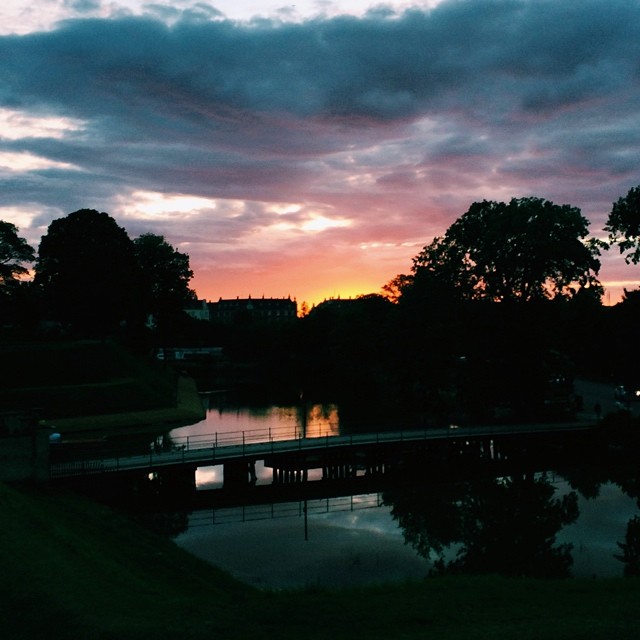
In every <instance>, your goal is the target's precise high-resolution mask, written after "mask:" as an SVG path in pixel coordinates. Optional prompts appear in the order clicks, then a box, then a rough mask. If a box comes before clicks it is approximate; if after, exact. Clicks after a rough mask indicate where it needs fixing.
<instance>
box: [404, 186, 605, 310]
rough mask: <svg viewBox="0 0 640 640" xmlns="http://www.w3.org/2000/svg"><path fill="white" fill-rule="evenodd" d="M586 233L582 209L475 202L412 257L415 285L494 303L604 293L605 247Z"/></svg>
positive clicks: (525, 201) (532, 202) (536, 201)
mask: <svg viewBox="0 0 640 640" xmlns="http://www.w3.org/2000/svg"><path fill="white" fill-rule="evenodd" d="M588 227H589V222H588V220H587V219H586V218H584V217H583V216H582V215H581V213H580V210H579V209H578V208H576V207H571V206H569V205H556V204H554V203H552V202H549V201H547V200H543V199H541V198H521V199H516V198H514V199H512V200H511V201H510V202H509V203H504V202H492V201H487V200H484V201H482V202H474V203H473V204H472V205H471V207H470V208H469V210H468V211H467V212H466V213H465V214H463V215H462V216H461V217H460V218H459V219H458V220H456V222H454V223H453V224H452V225H451V226H450V227H449V229H447V231H446V233H445V234H444V236H442V237H440V238H436V239H434V241H433V242H432V243H431V244H429V245H428V246H426V247H425V248H424V249H423V250H422V252H421V253H420V254H419V255H418V256H416V257H415V258H414V261H413V272H414V277H415V285H419V284H420V283H421V282H429V283H431V285H432V286H433V284H434V283H436V286H437V287H438V288H439V289H440V290H442V289H443V288H446V289H448V290H455V292H456V293H457V295H458V296H459V297H461V298H463V299H485V300H493V301H503V300H519V301H530V300H540V299H551V298H556V297H571V296H573V295H574V294H575V293H576V292H577V291H579V290H580V289H584V288H591V289H592V290H595V291H596V292H597V293H599V294H600V293H601V291H602V288H601V286H600V283H599V282H598V280H597V277H596V276H597V273H598V270H599V268H600V262H599V260H598V258H597V257H598V256H599V254H600V246H601V243H598V241H596V240H594V239H587V234H588Z"/></svg>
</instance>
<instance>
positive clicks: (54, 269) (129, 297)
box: [35, 209, 140, 335]
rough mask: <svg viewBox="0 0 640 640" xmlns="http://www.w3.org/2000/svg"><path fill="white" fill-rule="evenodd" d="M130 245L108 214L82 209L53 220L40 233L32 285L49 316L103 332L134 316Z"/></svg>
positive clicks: (134, 281) (135, 293)
mask: <svg viewBox="0 0 640 640" xmlns="http://www.w3.org/2000/svg"><path fill="white" fill-rule="evenodd" d="M139 283H140V279H139V272H138V266H137V262H136V256H135V252H134V245H133V242H132V241H131V239H130V238H129V236H128V235H127V232H126V231H125V230H124V229H123V228H122V227H119V226H118V225H117V224H116V221H115V220H114V219H113V218H112V217H111V216H109V215H108V214H107V213H100V212H98V211H96V210H95V209H81V210H79V211H75V212H73V213H70V214H69V215H68V216H66V217H64V218H59V219H57V220H54V221H53V222H52V223H51V224H50V225H49V228H48V230H47V234H46V235H45V236H43V237H42V241H41V243H40V248H39V252H38V259H37V261H36V275H35V284H36V285H37V286H38V287H39V288H40V289H41V291H42V293H43V295H44V302H45V305H46V311H47V313H49V314H50V315H51V316H52V317H53V318H54V319H56V320H60V321H61V322H63V323H65V324H68V325H70V326H71V327H73V328H74V329H75V330H80V331H82V332H88V333H96V334H102V335H103V334H105V333H109V332H112V331H113V330H114V329H116V328H117V327H119V326H121V325H123V324H127V323H131V322H132V321H134V320H135V319H138V313H139V305H138V301H139V298H140V295H139V293H140V286H139Z"/></svg>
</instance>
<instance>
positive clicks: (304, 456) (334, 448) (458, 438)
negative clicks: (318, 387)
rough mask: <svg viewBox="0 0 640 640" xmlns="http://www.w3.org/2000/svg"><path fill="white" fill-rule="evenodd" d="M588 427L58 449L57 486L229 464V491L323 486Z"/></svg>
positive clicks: (562, 436) (499, 454)
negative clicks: (267, 472) (260, 465)
mask: <svg viewBox="0 0 640 640" xmlns="http://www.w3.org/2000/svg"><path fill="white" fill-rule="evenodd" d="M592 426H593V424H589V423H585V422H571V423H549V424H520V425H489V426H472V427H456V426H449V427H442V428H432V429H411V430H399V431H373V432H370V433H353V434H348V435H330V434H328V433H327V434H326V435H324V436H322V435H318V436H316V437H306V436H305V434H304V433H303V432H301V431H300V429H295V430H285V429H280V430H272V429H268V430H267V429H265V430H253V431H238V432H234V433H222V434H220V433H217V434H208V435H201V436H185V437H180V438H174V439H172V440H171V441H170V442H168V443H166V444H165V446H160V447H157V448H156V447H151V448H150V450H149V451H148V452H145V453H140V452H138V453H132V454H121V453H116V452H110V451H107V450H102V451H99V452H94V453H93V454H91V455H89V454H88V453H87V452H86V451H85V452H73V451H70V450H66V449H65V445H64V444H54V445H52V447H51V449H52V462H51V465H50V477H51V479H52V480H63V479H73V478H88V477H95V476H103V477H114V476H117V475H123V474H163V475H166V476H167V477H169V476H170V475H171V474H174V475H175V474H179V475H181V476H182V477H183V479H184V474H185V473H186V474H187V476H191V477H192V478H193V483H194V485H195V470H196V469H197V468H199V467H206V466H214V465H223V467H224V483H225V486H236V487H237V486H242V485H247V484H252V483H255V480H256V477H255V463H256V462H257V461H263V462H264V465H265V467H267V468H271V469H273V483H274V484H291V483H298V482H305V481H307V479H308V472H309V470H311V469H321V470H322V478H323V479H340V478H348V477H355V476H356V475H358V474H359V473H361V474H376V473H378V474H379V473H384V471H385V468H386V467H387V466H388V465H389V464H393V463H394V462H395V461H398V460H399V459H406V457H407V456H411V455H413V454H415V453H416V452H417V451H419V452H423V453H424V452H428V454H429V455H430V456H431V457H432V458H433V457H439V458H440V459H443V458H447V457H450V456H451V455H454V456H465V455H468V456H470V457H474V458H485V459H500V458H503V457H506V456H508V455H513V453H514V452H517V451H519V450H521V449H522V448H523V446H525V444H526V446H528V447H531V446H538V445H539V444H540V443H544V445H545V446H557V445H558V443H561V442H563V441H565V440H566V439H567V437H568V436H569V435H571V434H574V435H579V434H581V433H584V432H587V431H589V430H590V429H591V427H592Z"/></svg>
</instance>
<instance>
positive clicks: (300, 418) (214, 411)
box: [169, 394, 340, 440]
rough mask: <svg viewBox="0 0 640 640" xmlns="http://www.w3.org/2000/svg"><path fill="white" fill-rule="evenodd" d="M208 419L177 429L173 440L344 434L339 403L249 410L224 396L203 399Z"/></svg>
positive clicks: (306, 436) (287, 437) (173, 431)
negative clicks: (237, 434) (211, 437)
mask: <svg viewBox="0 0 640 640" xmlns="http://www.w3.org/2000/svg"><path fill="white" fill-rule="evenodd" d="M203 401H204V402H205V405H206V409H207V411H206V416H205V419H204V420H201V421H200V422H197V423H196V424H192V425H189V426H186V427H179V428H178V429H173V430H172V431H171V433H170V434H169V435H170V436H171V437H172V438H184V437H187V436H196V437H198V436H200V437H202V436H211V435H213V434H216V433H218V434H231V433H246V434H247V435H248V436H250V434H252V433H256V434H265V433H267V434H271V436H272V438H273V439H274V440H276V439H281V440H284V439H289V438H300V437H302V438H318V437H325V436H335V435H339V433H340V418H339V416H338V407H337V405H335V404H305V403H303V404H301V405H300V406H268V407H247V406H238V405H234V404H230V403H229V402H228V400H227V398H226V397H225V396H224V394H208V395H205V396H204V397H203Z"/></svg>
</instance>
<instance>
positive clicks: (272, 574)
mask: <svg viewBox="0 0 640 640" xmlns="http://www.w3.org/2000/svg"><path fill="white" fill-rule="evenodd" d="M206 400H207V402H208V405H209V406H208V409H207V413H206V418H205V420H203V421H202V422H200V423H197V424H195V425H191V426H188V427H181V428H179V429H175V430H173V431H172V432H171V433H170V434H169V437H170V438H171V439H180V438H184V437H187V436H188V437H192V438H197V437H201V436H202V437H204V436H207V437H208V436H210V435H211V434H212V433H219V434H224V433H237V432H238V431H245V432H247V433H250V432H253V431H256V432H257V431H264V429H265V428H266V429H270V430H272V432H273V433H277V432H289V431H293V432H296V433H299V434H304V435H305V436H306V437H324V436H326V435H338V434H339V433H340V430H341V428H343V429H345V425H341V424H340V414H339V409H338V407H337V406H335V405H332V404H326V405H323V404H315V405H307V406H304V407H302V406H263V407H250V406H247V405H241V404H238V403H235V402H233V401H230V400H229V398H228V397H227V396H225V395H223V394H220V395H211V396H208V397H207V398H206ZM256 472H257V484H269V483H271V480H272V475H271V470H270V469H264V468H257V469H256ZM618 473H619V474H620V475H619V477H618V478H614V479H613V480H612V479H610V478H609V477H608V476H607V473H605V472H603V471H602V472H594V471H593V470H591V471H588V470H584V469H581V470H575V469H572V470H570V471H567V470H564V471H563V470H558V469H549V470H547V471H546V472H538V473H536V474H535V475H531V474H524V473H523V474H522V475H521V476H520V475H518V474H516V476H514V477H504V478H492V479H486V478H484V479H478V480H473V481H465V482H458V483H450V482H446V483H445V482H443V483H442V484H436V485H433V484H431V485H430V486H428V487H426V486H414V487H394V488H391V489H388V490H382V491H379V492H376V493H369V494H356V495H350V496H333V497H326V498H315V499H313V500H306V501H304V502H303V501H294V502H285V503H278V504H267V505H246V506H239V507H232V508H218V509H213V508H211V509H203V510H199V511H195V512H193V513H191V514H189V515H188V517H187V519H186V527H185V528H184V530H183V531H182V532H181V533H179V534H178V535H177V536H176V542H177V544H178V545H179V546H180V547H182V548H184V549H185V550H187V551H189V552H190V553H192V554H194V555H196V556H198V557H200V558H202V559H204V560H205V561H207V562H210V563H212V564H214V565H216V566H218V567H220V568H222V569H225V570H227V571H229V572H230V573H231V574H232V575H234V576H236V577H237V578H239V579H241V580H243V581H246V582H248V583H250V584H253V585H255V586H258V587H262V588H276V589H287V588H296V587H309V586H330V587H334V586H357V585H363V584H375V583H384V582H389V581H393V582H397V581H404V580H407V579H419V578H423V577H425V576H426V575H428V574H429V573H434V572H436V573H437V572H443V571H471V572H485V571H486V572H494V571H495V572H500V573H507V574H511V575H537V576H538V577H552V576H569V575H571V576H576V577H613V576H621V575H622V574H623V570H624V566H625V565H624V563H623V562H622V561H621V560H620V559H617V558H616V557H615V556H620V555H622V549H621V547H620V546H619V544H618V543H624V541H625V535H626V532H627V526H628V524H629V522H630V521H633V518H634V517H637V516H639V515H640V510H639V508H638V496H637V491H635V489H634V487H636V486H637V482H636V480H637V478H636V477H635V475H634V473H635V472H629V473H627V472H624V471H623V470H618ZM310 479H312V480H313V478H310ZM196 482H197V488H198V490H200V491H207V490H209V489H215V488H219V487H221V486H222V470H221V468H220V467H206V468H202V469H199V470H198V473H197V477H196Z"/></svg>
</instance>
